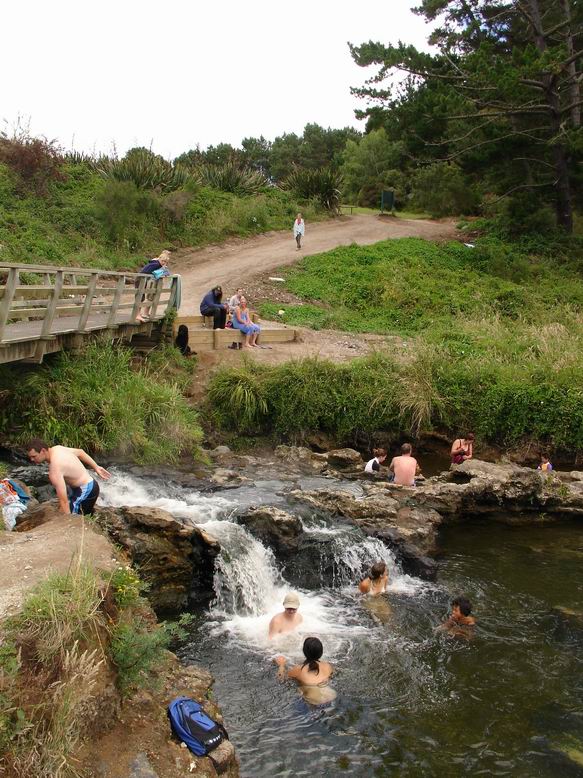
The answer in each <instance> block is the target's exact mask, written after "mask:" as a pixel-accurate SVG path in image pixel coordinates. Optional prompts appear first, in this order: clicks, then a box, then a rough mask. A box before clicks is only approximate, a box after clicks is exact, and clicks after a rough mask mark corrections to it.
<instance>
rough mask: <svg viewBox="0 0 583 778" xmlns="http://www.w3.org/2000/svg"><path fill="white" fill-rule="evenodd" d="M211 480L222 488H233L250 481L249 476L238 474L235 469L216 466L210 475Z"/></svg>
mask: <svg viewBox="0 0 583 778" xmlns="http://www.w3.org/2000/svg"><path fill="white" fill-rule="evenodd" d="M211 481H212V482H213V483H214V484H215V485H216V486H221V487H222V488H223V489H235V488H236V487H237V486H241V484H245V483H251V481H250V479H249V478H245V476H243V475H240V474H239V473H237V472H236V471H235V470H227V469H225V468H222V467H218V468H217V469H216V470H215V471H214V473H213V474H212V476H211Z"/></svg>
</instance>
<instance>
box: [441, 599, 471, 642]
mask: <svg viewBox="0 0 583 778" xmlns="http://www.w3.org/2000/svg"><path fill="white" fill-rule="evenodd" d="M471 613H472V603H471V602H470V601H469V600H468V598H467V597H455V598H454V599H453V600H452V601H451V614H450V615H449V616H448V617H447V619H446V620H445V621H444V622H443V624H440V626H439V627H438V628H437V629H438V630H441V631H444V632H449V634H450V635H455V636H458V637H465V638H469V637H471V636H472V635H473V632H474V630H473V627H475V626H476V619H475V618H474V617H473V616H472V615H471Z"/></svg>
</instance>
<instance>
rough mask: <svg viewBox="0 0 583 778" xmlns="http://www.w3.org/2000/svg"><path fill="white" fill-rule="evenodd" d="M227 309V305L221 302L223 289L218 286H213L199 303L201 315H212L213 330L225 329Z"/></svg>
mask: <svg viewBox="0 0 583 778" xmlns="http://www.w3.org/2000/svg"><path fill="white" fill-rule="evenodd" d="M228 310H229V306H228V304H227V303H224V302H223V290H222V288H221V287H220V286H215V287H214V288H213V289H211V290H210V292H207V293H206V294H205V296H204V297H203V298H202V301H201V303H200V312H201V314H202V316H212V317H213V329H214V330H224V329H225V324H226V322H227V313H228Z"/></svg>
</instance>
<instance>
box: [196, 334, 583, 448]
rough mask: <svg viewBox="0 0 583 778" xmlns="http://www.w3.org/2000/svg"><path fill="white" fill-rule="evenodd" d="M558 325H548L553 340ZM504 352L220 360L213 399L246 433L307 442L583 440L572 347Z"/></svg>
mask: <svg viewBox="0 0 583 778" xmlns="http://www.w3.org/2000/svg"><path fill="white" fill-rule="evenodd" d="M555 335H556V332H555V331H553V330H549V331H547V332H546V333H545V337H546V345H547V346H548V344H549V340H550V339H552V338H553V337H554V336H555ZM523 356H524V362H523V363H522V364H521V363H520V362H518V363H517V361H516V360H515V359H514V358H511V359H504V358H501V359H500V361H498V355H496V354H489V355H487V354H486V353H485V352H484V353H481V354H480V353H476V354H473V355H469V356H468V357H467V358H465V359H455V358H454V356H453V353H452V351H451V350H450V349H449V348H448V347H439V346H435V345H433V344H427V343H422V344H420V345H419V346H418V347H417V348H416V350H415V353H414V354H413V356H412V358H411V359H410V360H409V361H407V362H406V363H403V362H399V363H397V362H395V361H394V360H393V359H392V358H391V357H390V356H387V355H377V356H374V357H368V358H365V359H358V360H354V361H353V362H350V363H348V364H341V365H338V364H333V363H332V362H326V361H323V360H318V359H308V360H304V361H300V362H293V363H291V362H290V363H287V364H284V365H281V366H277V367H264V366H258V365H256V364H253V363H251V362H249V363H247V364H245V365H244V366H242V367H241V368H238V369H228V368H225V369H223V370H220V371H219V372H218V373H217V374H216V375H215V376H214V377H213V379H212V380H211V383H210V386H209V395H208V402H209V407H210V410H211V414H212V418H213V420H214V423H215V424H216V425H217V426H218V427H219V428H220V429H222V430H225V431H236V432H237V434H239V435H254V434H258V433H259V434H264V435H271V436H273V437H275V438H276V439H287V440H292V441H294V442H301V441H302V440H303V439H305V438H306V437H308V436H309V435H310V433H312V432H315V431H318V430H321V431H323V432H326V433H328V434H330V435H331V436H332V437H333V438H335V439H336V440H337V441H338V442H339V443H345V444H357V443H359V444H360V443H363V442H365V441H373V440H374V439H375V438H378V437H379V436H386V435H388V436H390V437H392V438H394V439H395V440H397V439H402V438H407V439H409V438H415V437H418V436H419V435H421V434H424V433H428V432H432V431H439V432H445V433H446V434H450V435H454V436H455V435H457V434H459V433H460V432H462V431H464V430H468V429H472V430H474V431H475V433H476V435H477V436H478V439H479V441H480V442H484V443H490V444H494V445H502V446H508V447H514V446H519V445H522V444H526V443H530V442H533V441H534V442H536V443H537V444H541V445H545V446H549V447H551V448H553V449H554V450H558V451H561V452H563V453H566V454H573V453H574V452H576V451H577V450H578V449H580V448H581V447H582V446H583V366H582V364H581V360H580V358H579V357H578V355H576V354H575V347H573V349H572V350H571V352H570V353H566V352H565V353H564V355H563V359H562V361H558V359H557V358H558V354H557V352H556V350H554V349H552V348H549V349H548V350H546V351H545V350H544V346H543V350H542V351H541V353H540V354H539V355H538V356H537V355H535V354H533V353H532V352H531V353H530V355H529V356H528V357H527V356H526V352H525V353H524V354H523Z"/></svg>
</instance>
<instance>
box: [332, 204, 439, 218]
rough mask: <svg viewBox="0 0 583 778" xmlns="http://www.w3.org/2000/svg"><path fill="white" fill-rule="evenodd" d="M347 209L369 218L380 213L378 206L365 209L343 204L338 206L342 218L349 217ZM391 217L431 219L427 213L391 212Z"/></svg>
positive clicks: (360, 206)
mask: <svg viewBox="0 0 583 778" xmlns="http://www.w3.org/2000/svg"><path fill="white" fill-rule="evenodd" d="M348 208H352V213H359V214H364V215H369V216H378V215H379V213H380V210H381V209H380V205H379V207H378V208H366V207H364V206H362V205H350V204H348V205H347V204H346V203H343V204H342V205H341V206H340V211H341V213H342V215H343V216H346V215H348V216H349V215H350V211H348V210H347V209H348ZM385 213H386V212H385ZM393 215H394V216H396V217H397V219H431V218H432V217H431V215H430V214H428V213H418V212H416V211H397V210H395V211H393Z"/></svg>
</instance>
